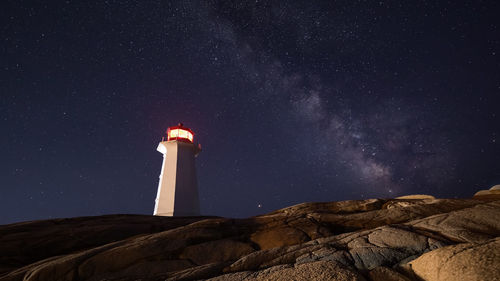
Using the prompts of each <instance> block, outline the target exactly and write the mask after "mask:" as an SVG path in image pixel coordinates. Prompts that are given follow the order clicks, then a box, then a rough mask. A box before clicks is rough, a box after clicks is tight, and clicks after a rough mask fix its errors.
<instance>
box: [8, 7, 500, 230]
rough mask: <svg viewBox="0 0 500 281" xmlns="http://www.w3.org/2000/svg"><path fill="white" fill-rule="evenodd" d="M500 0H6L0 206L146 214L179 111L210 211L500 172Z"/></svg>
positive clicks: (457, 193) (247, 209)
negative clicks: (196, 151) (194, 145)
mask: <svg viewBox="0 0 500 281" xmlns="http://www.w3.org/2000/svg"><path fill="white" fill-rule="evenodd" d="M498 5H499V4H498V3H496V2H495V1H483V2H480V3H468V4H456V3H455V4H447V3H425V2H422V1H415V2H405V3H400V2H396V1H393V2H392V1H378V2H369V3H366V2H363V1H314V2H311V1H278V2H277V1H274V2H271V1H269V2H268V1H254V2H249V1H168V2H154V1H151V2H147V3H144V2H133V1H105V2H102V3H96V4H92V3H73V2H70V1H68V2H64V3H63V2H62V3H41V4H35V3H28V2H23V1H7V2H5V3H3V4H2V6H3V7H2V9H0V10H1V13H2V17H1V21H2V26H3V28H2V38H3V40H4V41H3V45H2V49H1V57H0V63H1V69H0V71H1V75H0V90H1V92H0V94H1V99H0V110H1V112H2V118H1V119H0V125H1V126H2V127H1V128H2V131H3V132H4V133H3V134H2V135H1V137H0V147H2V149H1V151H2V154H3V155H4V156H2V160H0V161H1V162H0V164H1V174H0V175H1V177H2V181H3V183H2V188H1V189H0V192H1V193H0V213H2V214H4V215H2V216H0V223H8V222H14V221H20V220H29V219H40V218H51V217H69V216H82V215H99V214H108V213H143V214H150V213H151V212H152V208H153V204H154V196H155V191H156V186H157V180H158V174H159V170H160V168H161V155H159V154H158V153H157V152H156V151H155V148H156V145H157V142H158V141H159V140H161V137H162V136H163V135H164V133H165V129H166V128H167V127H168V126H171V125H175V124H177V123H178V122H183V123H184V124H185V125H186V126H188V127H190V128H191V129H193V130H194V131H195V133H196V135H195V140H197V141H199V142H200V143H201V144H202V147H203V151H202V153H201V154H200V156H199V157H198V159H197V160H196V161H197V169H198V181H199V188H200V199H201V209H202V212H203V213H205V214H213V215H221V216H237V217H241V216H251V215H255V214H259V213H263V212H266V211H271V210H273V209H276V208H280V207H284V206H287V205H290V204H295V203H300V202H304V201H333V200H345V199H361V198H369V197H394V196H398V195H404V194H415V193H426V194H432V195H435V196H439V197H468V196H471V195H472V194H474V192H475V191H477V190H478V189H484V188H489V187H490V186H492V185H494V184H498V183H499V182H500V164H499V162H498V155H500V154H499V153H500V146H499V142H500V141H499V140H498V136H499V135H500V129H499V128H500V126H498V124H500V120H499V116H498V106H499V105H500V98H499V96H500V71H499V69H500V60H499V54H500V41H499V39H498V38H500V30H499V29H500V27H499V22H498V19H497V13H496V12H495V11H497V10H498V8H499V7H498Z"/></svg>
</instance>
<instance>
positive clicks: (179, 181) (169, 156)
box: [153, 140, 200, 216]
mask: <svg viewBox="0 0 500 281" xmlns="http://www.w3.org/2000/svg"><path fill="white" fill-rule="evenodd" d="M157 150H158V151H159V152H161V153H162V154H163V165H162V168H161V174H160V182H159V184H158V193H157V195H156V202H155V209H154V213H153V214H154V215H156V216H197V215H199V214H200V203H199V198H198V186H197V180H196V170H195V163H194V159H195V157H196V155H197V154H198V152H199V148H198V147H196V146H195V145H194V144H193V143H191V142H189V141H179V140H170V141H162V142H160V144H159V145H158V148H157Z"/></svg>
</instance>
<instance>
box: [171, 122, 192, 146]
mask: <svg viewBox="0 0 500 281" xmlns="http://www.w3.org/2000/svg"><path fill="white" fill-rule="evenodd" d="M193 136H194V133H193V131H191V130H190V129H189V128H186V127H184V126H183V125H182V123H179V125H177V126H174V127H170V128H168V131H167V137H168V139H167V140H169V141H171V140H178V141H189V142H191V143H192V142H193Z"/></svg>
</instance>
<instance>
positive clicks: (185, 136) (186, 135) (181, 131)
mask: <svg viewBox="0 0 500 281" xmlns="http://www.w3.org/2000/svg"><path fill="white" fill-rule="evenodd" d="M179 138H183V139H187V138H188V132H187V131H184V130H179Z"/></svg>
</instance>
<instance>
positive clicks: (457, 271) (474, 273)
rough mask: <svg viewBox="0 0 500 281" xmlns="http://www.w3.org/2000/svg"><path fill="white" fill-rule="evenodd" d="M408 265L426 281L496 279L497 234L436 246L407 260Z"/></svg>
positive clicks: (499, 271) (499, 270)
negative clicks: (479, 241) (411, 259)
mask: <svg viewBox="0 0 500 281" xmlns="http://www.w3.org/2000/svg"><path fill="white" fill-rule="evenodd" d="M410 266H411V269H412V270H413V272H414V273H415V274H416V276H418V277H419V278H421V279H423V280H426V281H456V280H467V281H484V280H499V279H500V237H496V238H494V239H491V240H487V241H484V242H481V243H464V244H458V245H453V246H448V247H444V248H441V249H437V250H435V251H432V252H429V253H426V254H424V255H422V256H421V257H419V258H417V259H416V260H414V261H412V262H410Z"/></svg>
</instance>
